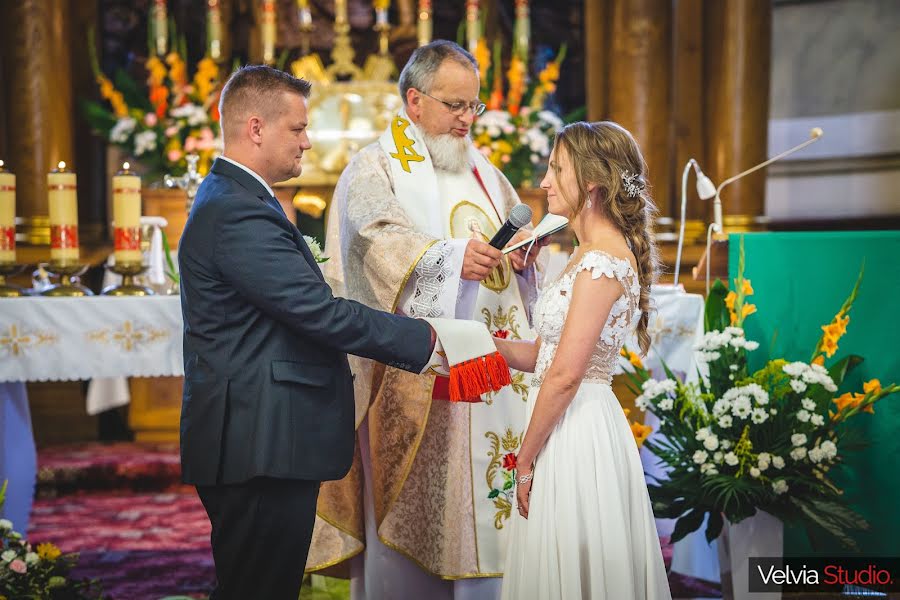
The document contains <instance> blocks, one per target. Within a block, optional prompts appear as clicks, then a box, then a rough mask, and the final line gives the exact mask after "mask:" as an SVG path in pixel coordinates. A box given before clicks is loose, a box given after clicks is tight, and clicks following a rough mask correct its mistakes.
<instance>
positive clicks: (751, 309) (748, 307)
mask: <svg viewBox="0 0 900 600" xmlns="http://www.w3.org/2000/svg"><path fill="white" fill-rule="evenodd" d="M755 312H756V305H755V304H745V305H744V306H742V307H741V319H746V318H747V317H749V316H750V315H752V314H753V313H755Z"/></svg>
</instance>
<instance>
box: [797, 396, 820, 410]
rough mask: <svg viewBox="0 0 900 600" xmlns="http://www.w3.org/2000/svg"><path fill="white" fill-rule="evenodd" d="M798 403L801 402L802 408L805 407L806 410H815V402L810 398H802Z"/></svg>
mask: <svg viewBox="0 0 900 600" xmlns="http://www.w3.org/2000/svg"><path fill="white" fill-rule="evenodd" d="M800 404H802V405H803V408H805V409H806V410H810V411H812V410H816V403H815V401H813V400H811V399H810V398H804V399H803V400H801V401H800Z"/></svg>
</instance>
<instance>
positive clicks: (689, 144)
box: [672, 0, 712, 239]
mask: <svg viewBox="0 0 900 600" xmlns="http://www.w3.org/2000/svg"><path fill="white" fill-rule="evenodd" d="M703 4H704V2H703V0H676V2H675V4H674V10H675V14H674V18H673V21H674V28H673V53H672V57H673V64H672V74H673V78H674V79H673V81H672V113H673V114H672V119H673V135H674V144H675V152H674V164H673V165H672V175H673V179H674V181H673V185H674V190H673V199H674V202H673V203H672V209H673V211H672V217H674V218H675V219H676V220H680V219H681V206H680V205H681V174H682V172H683V171H684V167H685V165H686V164H687V162H688V160H690V159H691V158H693V159H694V160H696V161H697V162H698V163H699V164H700V168H701V169H706V168H707V165H706V162H707V161H706V138H705V131H706V115H705V114H704V112H703V90H704V79H703V48H704V44H703ZM687 189H688V193H687V212H686V214H687V219H686V221H687V224H686V226H685V236H686V237H687V238H688V239H698V238H700V237H702V236H703V235H704V234H705V230H706V223H707V222H709V220H710V218H711V214H712V213H711V209H712V203H711V202H710V201H708V200H707V201H704V200H700V198H699V197H698V196H697V185H696V178H695V176H694V173H693V172H692V173H691V174H690V175H688V188H687Z"/></svg>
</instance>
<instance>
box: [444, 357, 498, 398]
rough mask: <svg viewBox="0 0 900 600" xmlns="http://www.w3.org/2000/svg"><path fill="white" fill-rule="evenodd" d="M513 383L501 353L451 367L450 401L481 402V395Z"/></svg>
mask: <svg viewBox="0 0 900 600" xmlns="http://www.w3.org/2000/svg"><path fill="white" fill-rule="evenodd" d="M510 383H512V379H511V378H510V375H509V365H507V364H506V359H505V358H503V356H502V355H501V354H500V353H499V352H494V353H493V354H489V355H487V356H482V357H478V358H476V359H473V360H467V361H466V362H464V363H460V364H458V365H454V366H452V367H450V385H449V391H450V401H451V402H481V395H482V394H486V393H487V392H490V391H494V392H496V391H499V390H500V389H501V388H503V387H504V386H507V385H509V384H510Z"/></svg>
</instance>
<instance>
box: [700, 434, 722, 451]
mask: <svg viewBox="0 0 900 600" xmlns="http://www.w3.org/2000/svg"><path fill="white" fill-rule="evenodd" d="M703 447H704V448H706V449H707V450H716V449H718V447H719V438H717V437H716V436H715V435H712V434H710V436H709V437H708V438H706V439H705V440H703Z"/></svg>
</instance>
